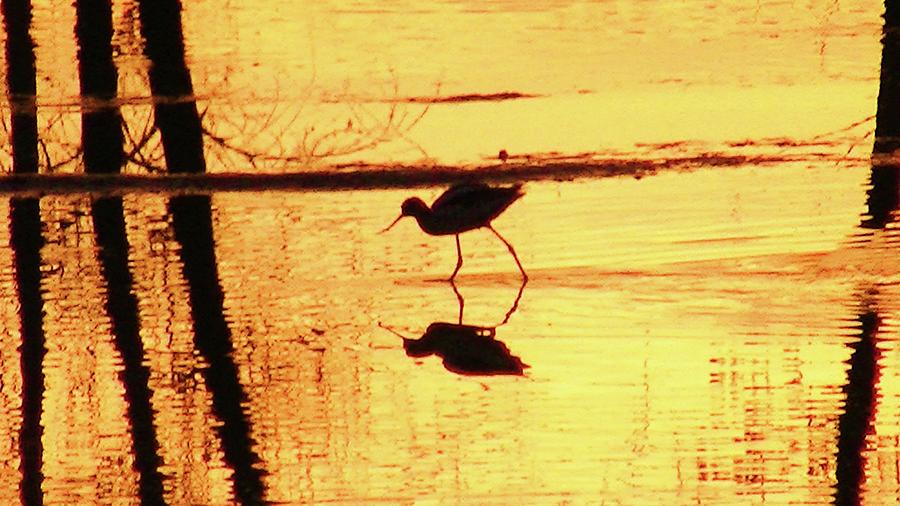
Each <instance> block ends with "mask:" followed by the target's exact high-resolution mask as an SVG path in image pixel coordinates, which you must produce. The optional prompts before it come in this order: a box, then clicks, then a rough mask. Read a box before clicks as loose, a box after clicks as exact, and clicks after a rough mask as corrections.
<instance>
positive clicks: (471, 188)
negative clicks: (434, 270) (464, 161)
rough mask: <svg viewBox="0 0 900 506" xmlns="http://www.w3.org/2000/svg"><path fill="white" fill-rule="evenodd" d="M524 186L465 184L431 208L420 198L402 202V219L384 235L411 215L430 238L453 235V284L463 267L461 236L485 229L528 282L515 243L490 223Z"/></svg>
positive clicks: (454, 187) (389, 227)
mask: <svg viewBox="0 0 900 506" xmlns="http://www.w3.org/2000/svg"><path fill="white" fill-rule="evenodd" d="M524 194H525V193H524V192H522V185H521V184H517V185H514V186H506V187H491V186H488V185H486V184H483V183H462V184H457V185H454V186H451V187H450V189H448V190H447V191H445V192H444V193H443V194H442V195H441V196H440V197H438V198H437V200H435V201H434V203H433V204H431V207H428V205H427V204H426V203H425V202H423V201H422V199H420V198H418V197H412V198H409V199H406V200H405V201H403V205H402V206H400V216H398V217H397V219H396V220H394V222H393V223H391V224H390V225H388V226H387V228H385V229H384V230H382V231H381V233H384V232H387V231H388V230H390V229H391V227H393V226H394V225H396V224H397V222H398V221H400V220H401V219H402V218H403V217H404V216H412V217H414V218H415V219H416V221H417V222H418V223H419V228H421V229H422V231H423V232H425V233H426V234H430V235H450V234H453V235H455V236H456V255H457V260H456V269H455V270H454V271H453V274H451V275H450V278H449V280H450V281H453V278H455V277H456V273H458V272H459V269H460V268H461V267H462V264H463V259H462V249H461V248H460V246H459V234H461V233H463V232H466V231H469V230H474V229H476V228H482V227H484V228H486V229H488V230H490V231H491V232H493V233H494V235H496V236H497V238H499V239H500V240H501V241H503V244H505V245H506V249H508V250H509V252H510V253H511V254H512V256H513V259H514V260H515V261H516V265H517V266H519V270H520V271H521V272H522V278H523V279H525V280H527V279H528V275H527V274H525V269H523V268H522V263H521V262H519V257H518V255H516V250H515V249H513V247H512V244H510V243H509V241H507V240H506V239H504V238H503V236H502V235H500V234H499V233H498V232H497V231H496V230H494V227H492V226H491V221H493V219H494V218H496V217H497V216H500V213H502V212H503V211H504V210H506V208H507V207H509V206H510V204H512V203H513V202H515V201H516V200H518V199H519V198H521V197H522V195H524Z"/></svg>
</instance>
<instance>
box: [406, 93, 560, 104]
mask: <svg viewBox="0 0 900 506" xmlns="http://www.w3.org/2000/svg"><path fill="white" fill-rule="evenodd" d="M542 96H543V95H535V94H532V93H520V92H518V91H504V92H501V93H466V94H463V95H450V96H446V97H440V96H436V97H409V98H405V99H403V100H402V102H409V103H413V104H444V103H456V102H499V101H502V100H518V99H521V98H539V97H542Z"/></svg>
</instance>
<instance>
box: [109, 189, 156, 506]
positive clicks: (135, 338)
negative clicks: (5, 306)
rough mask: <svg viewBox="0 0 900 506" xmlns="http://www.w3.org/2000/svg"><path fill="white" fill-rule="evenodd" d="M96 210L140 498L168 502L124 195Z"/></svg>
mask: <svg viewBox="0 0 900 506" xmlns="http://www.w3.org/2000/svg"><path fill="white" fill-rule="evenodd" d="M91 214H92V218H93V222H94V232H95V233H96V235H97V246H98V249H99V256H100V266H101V269H102V272H103V276H104V278H105V279H106V286H107V297H106V310H107V313H108V314H109V317H110V321H111V322H112V331H113V336H114V339H115V345H116V348H117V350H118V351H119V354H120V355H121V357H122V373H121V377H122V381H123V384H124V386H125V402H126V405H127V410H128V418H129V419H130V421H131V432H132V439H133V445H134V446H133V447H134V454H135V459H134V466H135V469H136V470H137V472H138V475H139V476H138V483H139V493H140V497H141V503H142V504H163V503H164V501H163V485H162V476H161V474H160V472H159V466H160V458H159V443H158V440H157V436H156V427H155V426H154V424H153V408H152V404H151V392H150V387H149V386H148V382H149V380H150V370H149V369H148V368H147V366H146V365H144V347H143V344H142V342H141V336H140V324H139V320H138V301H137V297H136V296H135V295H134V291H133V290H132V286H133V280H132V276H131V271H130V270H129V266H128V238H127V236H126V233H125V213H124V210H123V207H122V199H121V198H106V199H100V200H98V201H96V202H94V203H93V205H92V207H91Z"/></svg>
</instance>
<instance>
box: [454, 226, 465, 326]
mask: <svg viewBox="0 0 900 506" xmlns="http://www.w3.org/2000/svg"><path fill="white" fill-rule="evenodd" d="M456 240H457V241H459V236H457V239H456ZM450 286H451V287H452V288H453V293H455V294H456V300H457V301H458V302H459V324H460V325H462V320H463V308H464V307H465V306H466V300H465V299H463V296H462V294H461V293H459V288H457V287H456V283H454V282H453V279H451V280H450Z"/></svg>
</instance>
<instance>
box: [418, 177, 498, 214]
mask: <svg viewBox="0 0 900 506" xmlns="http://www.w3.org/2000/svg"><path fill="white" fill-rule="evenodd" d="M485 190H490V187H489V186H488V185H486V184H484V183H476V182H469V183H460V184H456V185H453V186H451V187H450V188H449V189H447V191H445V192H444V193H443V194H442V195H441V196H440V197H438V198H437V200H435V201H434V203H433V204H431V209H432V210H436V209H440V208H449V207H469V206H472V205H474V204H478V203H479V201H480V199H481V198H483V195H484V192H485Z"/></svg>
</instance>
